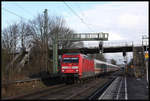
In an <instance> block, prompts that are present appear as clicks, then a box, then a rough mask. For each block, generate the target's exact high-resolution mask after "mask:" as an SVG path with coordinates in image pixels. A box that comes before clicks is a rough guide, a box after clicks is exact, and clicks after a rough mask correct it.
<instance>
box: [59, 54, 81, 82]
mask: <svg viewBox="0 0 150 101" xmlns="http://www.w3.org/2000/svg"><path fill="white" fill-rule="evenodd" d="M79 57H80V55H79V54H74V55H73V54H64V55H63V56H62V61H61V74H62V77H63V78H67V79H69V78H70V79H72V78H78V73H79Z"/></svg>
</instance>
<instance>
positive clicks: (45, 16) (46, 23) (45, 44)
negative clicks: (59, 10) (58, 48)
mask: <svg viewBox="0 0 150 101" xmlns="http://www.w3.org/2000/svg"><path fill="white" fill-rule="evenodd" d="M47 35H48V13H47V9H45V11H44V46H45V52H44V53H45V66H46V71H48V39H47Z"/></svg>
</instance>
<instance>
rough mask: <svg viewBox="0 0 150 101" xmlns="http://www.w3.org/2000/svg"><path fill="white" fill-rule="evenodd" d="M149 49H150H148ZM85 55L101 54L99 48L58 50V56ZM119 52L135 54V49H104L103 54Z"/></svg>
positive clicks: (128, 47)
mask: <svg viewBox="0 0 150 101" xmlns="http://www.w3.org/2000/svg"><path fill="white" fill-rule="evenodd" d="M137 47H141V46H137ZM148 49H149V48H148ZM144 51H146V46H144ZM74 52H75V53H78V52H79V53H85V54H95V53H99V48H76V49H62V50H60V49H59V50H58V54H63V53H74ZM117 52H133V47H131V46H126V47H104V48H103V53H117Z"/></svg>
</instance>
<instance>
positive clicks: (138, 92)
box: [127, 77, 149, 100]
mask: <svg viewBox="0 0 150 101" xmlns="http://www.w3.org/2000/svg"><path fill="white" fill-rule="evenodd" d="M127 94H128V99H129V100H130V99H131V100H148V99H149V87H148V84H147V81H146V79H145V78H135V77H127Z"/></svg>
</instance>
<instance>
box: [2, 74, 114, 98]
mask: <svg viewBox="0 0 150 101" xmlns="http://www.w3.org/2000/svg"><path fill="white" fill-rule="evenodd" d="M116 76H117V73H113V74H111V75H109V76H108V75H107V76H106V77H100V78H97V79H96V80H91V81H87V83H84V84H81V83H79V84H72V85H65V84H59V85H55V86H51V87H48V88H45V89H41V90H39V91H36V92H31V93H28V94H24V95H22V96H16V97H10V98H5V99H66V100H68V99H95V98H96V97H95V96H97V94H95V95H94V93H93V92H95V91H97V88H101V89H102V88H104V86H106V85H107V84H108V82H112V81H113V80H114V79H115V78H116ZM91 95H93V97H92V96H91Z"/></svg>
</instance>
